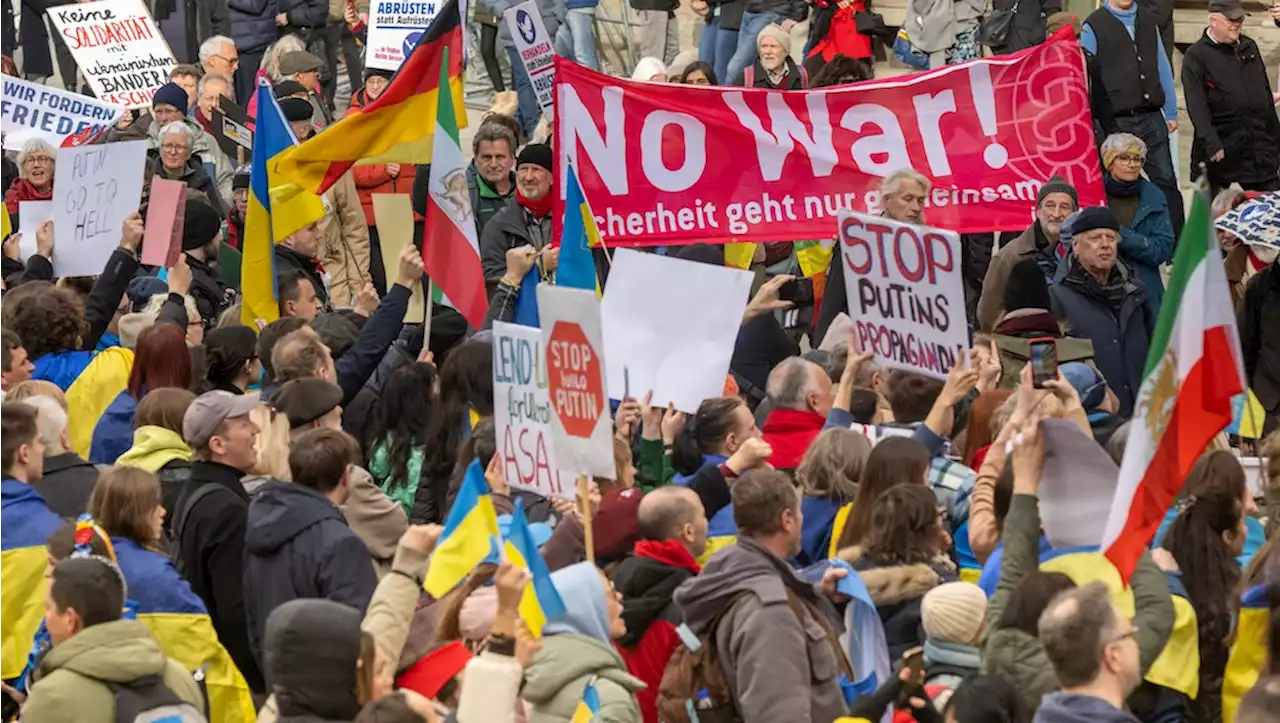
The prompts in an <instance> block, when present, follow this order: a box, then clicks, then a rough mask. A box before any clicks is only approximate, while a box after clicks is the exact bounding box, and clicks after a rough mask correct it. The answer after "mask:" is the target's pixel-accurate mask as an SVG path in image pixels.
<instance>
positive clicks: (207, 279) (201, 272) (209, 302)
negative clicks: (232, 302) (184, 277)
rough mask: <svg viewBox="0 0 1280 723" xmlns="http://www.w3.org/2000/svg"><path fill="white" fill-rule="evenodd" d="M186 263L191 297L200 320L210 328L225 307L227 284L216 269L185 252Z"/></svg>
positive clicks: (216, 321)
mask: <svg viewBox="0 0 1280 723" xmlns="http://www.w3.org/2000/svg"><path fill="white" fill-rule="evenodd" d="M187 265H188V266H190V267H191V290H190V293H191V298H193V299H195V301H196V310H197V311H199V312H200V321H201V322H203V323H204V326H205V328H206V329H212V328H213V326H214V324H217V323H218V317H219V316H220V315H221V314H222V312H223V311H225V310H226V308H227V286H226V284H224V283H222V279H221V278H219V276H218V271H217V270H216V269H214V268H213V267H212V266H210V265H209V264H207V263H205V262H203V261H201V260H199V259H197V258H195V257H193V256H191V254H187ZM189 321H190V320H189Z"/></svg>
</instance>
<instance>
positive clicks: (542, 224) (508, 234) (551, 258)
mask: <svg viewBox="0 0 1280 723" xmlns="http://www.w3.org/2000/svg"><path fill="white" fill-rule="evenodd" d="M554 162H555V153H554V152H553V151H552V150H551V146H548V145H545V144H542V143H530V144H529V145H527V146H525V147H524V149H523V150H521V151H520V155H518V156H516V195H515V199H513V200H512V202H511V203H509V204H508V205H507V207H506V208H504V209H502V210H501V211H499V212H498V213H497V215H495V216H494V217H493V220H492V221H490V222H489V224H488V225H487V226H485V227H484V233H483V234H481V236H480V263H481V266H482V267H483V269H484V280H485V284H486V286H488V287H489V291H490V292H492V291H493V289H494V287H495V286H497V284H498V281H499V280H500V279H501V278H502V275H503V274H504V273H506V271H507V251H509V250H511V249H514V248H519V247H521V246H532V247H533V249H534V250H535V251H537V252H538V254H539V256H540V262H539V263H538V266H537V268H538V269H539V270H540V271H541V273H542V274H543V275H544V276H545V275H547V274H550V273H552V272H554V271H555V270H556V264H557V262H558V261H559V259H560V247H558V246H557V247H555V248H548V247H547V244H549V243H550V242H551V203H552V194H551V181H552V175H551V174H552V168H553V164H554Z"/></svg>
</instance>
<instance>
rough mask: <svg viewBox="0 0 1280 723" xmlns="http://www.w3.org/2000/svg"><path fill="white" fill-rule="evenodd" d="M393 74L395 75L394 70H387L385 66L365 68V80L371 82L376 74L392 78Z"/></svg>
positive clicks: (380, 76)
mask: <svg viewBox="0 0 1280 723" xmlns="http://www.w3.org/2000/svg"><path fill="white" fill-rule="evenodd" d="M393 75H395V71H394V70H387V69H385V68H365V69H364V81H365V82H366V83H367V82H369V79H370V78H372V77H374V76H377V77H379V78H386V79H387V80H391V76H393Z"/></svg>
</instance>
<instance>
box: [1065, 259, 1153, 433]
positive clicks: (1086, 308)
mask: <svg viewBox="0 0 1280 723" xmlns="http://www.w3.org/2000/svg"><path fill="white" fill-rule="evenodd" d="M1077 265H1078V262H1076V261H1075V260H1074V259H1073V258H1072V257H1071V256H1068V257H1067V262H1066V263H1063V264H1061V265H1060V266H1059V267H1058V275H1057V277H1056V278H1054V280H1053V285H1052V286H1050V287H1049V296H1050V298H1051V300H1052V302H1053V311H1054V314H1055V315H1056V316H1057V317H1058V318H1059V319H1065V320H1066V322H1067V325H1068V326H1069V327H1070V329H1071V335H1072V336H1074V337H1078V338H1081V339H1089V340H1090V341H1092V342H1093V360H1094V363H1096V364H1097V365H1098V370H1099V371H1101V372H1102V376H1103V377H1105V378H1106V380H1107V386H1109V387H1111V391H1113V392H1115V393H1116V397H1117V398H1119V400H1120V410H1119V412H1118V413H1117V416H1119V417H1120V418H1122V419H1128V418H1130V417H1131V416H1133V403H1134V400H1135V399H1136V398H1137V396H1138V389H1139V387H1141V386H1142V374H1143V368H1144V366H1145V365H1146V362H1147V349H1148V348H1149V347H1150V345H1151V335H1152V333H1153V332H1154V331H1155V315H1154V314H1152V313H1151V307H1149V306H1148V305H1147V291H1146V289H1145V288H1144V287H1143V286H1142V282H1141V280H1138V279H1135V278H1134V277H1133V276H1132V275H1131V272H1130V271H1129V269H1128V268H1127V267H1125V265H1124V264H1123V263H1117V264H1116V268H1118V269H1120V273H1121V274H1122V275H1123V277H1124V281H1123V283H1124V298H1123V299H1122V300H1121V302H1120V307H1119V310H1118V312H1117V311H1113V310H1112V309H1111V307H1110V306H1109V305H1108V303H1107V302H1106V301H1105V300H1104V299H1103V298H1102V297H1101V295H1100V292H1098V291H1097V289H1096V284H1092V283H1090V284H1086V283H1085V282H1083V281H1081V280H1080V279H1079V278H1078V277H1075V276H1073V275H1072V274H1071V270H1072V269H1073V268H1075V267H1076V266H1077Z"/></svg>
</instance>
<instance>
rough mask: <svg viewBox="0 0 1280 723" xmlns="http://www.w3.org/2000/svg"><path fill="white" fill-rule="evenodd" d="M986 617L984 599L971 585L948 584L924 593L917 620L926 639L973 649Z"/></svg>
mask: <svg viewBox="0 0 1280 723" xmlns="http://www.w3.org/2000/svg"><path fill="white" fill-rule="evenodd" d="M986 617H987V595H986V593H984V592H983V591H982V588H980V587H978V586H977V585H974V584H973V583H971V582H948V583H946V584H943V585H939V586H937V587H935V588H934V589H932V590H930V591H929V592H927V593H925V596H924V599H923V600H922V601H921V602H920V620H921V622H922V623H924V632H925V634H926V635H928V636H929V637H930V638H933V639H936V640H938V641H940V642H945V643H958V644H960V645H973V644H975V643H976V642H977V640H978V633H979V632H980V631H981V630H982V621H983V620H985V619H986Z"/></svg>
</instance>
